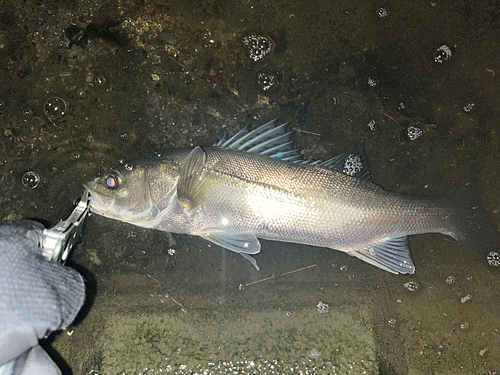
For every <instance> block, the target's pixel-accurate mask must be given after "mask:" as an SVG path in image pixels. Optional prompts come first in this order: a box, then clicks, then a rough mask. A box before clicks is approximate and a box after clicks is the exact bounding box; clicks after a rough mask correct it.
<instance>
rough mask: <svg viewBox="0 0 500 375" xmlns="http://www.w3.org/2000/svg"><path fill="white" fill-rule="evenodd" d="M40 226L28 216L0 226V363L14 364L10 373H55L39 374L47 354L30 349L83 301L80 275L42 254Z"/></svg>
mask: <svg viewBox="0 0 500 375" xmlns="http://www.w3.org/2000/svg"><path fill="white" fill-rule="evenodd" d="M43 230H44V227H43V225H41V224H40V223H37V222H34V221H28V220H22V221H17V222H8V223H5V224H3V225H1V226H0V366H2V365H4V364H6V363H7V362H9V361H11V363H10V365H11V366H12V363H13V362H16V364H15V366H12V368H14V367H15V371H16V372H11V374H12V373H14V374H16V375H17V374H23V375H24V374H28V373H30V374H49V373H51V374H52V373H54V374H55V373H57V372H47V371H45V370H43V371H45V372H42V369H43V368H47V367H46V366H47V362H46V359H47V358H44V356H43V354H45V356H46V357H48V355H47V354H46V353H45V352H43V353H40V350H42V349H41V348H37V349H36V350H34V351H31V352H29V353H28V351H29V350H30V349H31V348H33V347H36V346H37V345H38V340H40V339H42V338H44V337H47V336H48V335H49V334H50V333H51V332H54V331H57V330H61V329H65V328H67V327H68V326H69V324H70V323H71V322H72V321H73V320H74V319H75V317H76V315H77V313H78V311H79V310H80V308H81V306H82V305H83V301H84V299H85V286H84V283H83V279H82V277H81V276H80V274H78V272H76V271H75V270H73V269H70V268H68V267H65V266H63V265H62V264H59V263H56V262H51V261H47V260H45V258H44V257H43V256H42V253H41V249H40V247H39V244H40V243H41V239H42V232H43ZM42 351H43V350H42ZM23 353H24V356H21V355H22V354H23ZM20 356H21V357H20ZM30 358H31V359H30ZM24 359H25V361H26V362H25V363H24V366H23V362H24V361H23V360H24ZM12 361H13V362H12ZM37 363H38V364H39V366H38V368H39V371H37V370H36V369H37ZM52 364H53V363H52ZM53 366H55V370H58V369H57V366H56V365H55V364H53ZM5 367H7V366H5ZM20 367H22V369H20ZM23 369H25V370H27V371H30V372H23ZM1 371H2V370H1V368H0V375H1V374H2V372H1ZM59 373H60V372H59ZM9 375H10V374H9Z"/></svg>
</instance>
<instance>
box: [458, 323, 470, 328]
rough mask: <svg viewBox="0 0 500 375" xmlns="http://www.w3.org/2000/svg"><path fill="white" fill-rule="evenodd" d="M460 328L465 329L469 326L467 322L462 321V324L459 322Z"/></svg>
mask: <svg viewBox="0 0 500 375" xmlns="http://www.w3.org/2000/svg"><path fill="white" fill-rule="evenodd" d="M460 328H461V329H467V328H469V323H467V322H463V323H462V324H460Z"/></svg>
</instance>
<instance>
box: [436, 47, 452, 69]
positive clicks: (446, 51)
mask: <svg viewBox="0 0 500 375" xmlns="http://www.w3.org/2000/svg"><path fill="white" fill-rule="evenodd" d="M451 55H452V53H451V49H450V47H448V46H447V45H446V44H443V45H442V46H441V47H439V48H438V49H437V50H436V54H435V56H434V62H436V63H439V64H442V63H443V62H444V61H446V60H448V59H449V58H450V57H451Z"/></svg>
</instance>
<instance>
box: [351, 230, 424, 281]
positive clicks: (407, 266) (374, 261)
mask: <svg viewBox="0 0 500 375" xmlns="http://www.w3.org/2000/svg"><path fill="white" fill-rule="evenodd" d="M348 254H349V255H352V256H354V257H356V258H359V259H361V260H363V261H365V262H367V263H370V264H371V265H374V266H376V267H378V268H381V269H383V270H385V271H388V272H391V273H395V274H398V273H401V274H413V273H414V272H415V266H414V265H413V262H412V260H411V257H410V251H409V250H408V240H407V238H406V236H405V237H395V238H389V239H388V240H386V241H384V242H382V243H380V244H378V245H375V246H372V247H369V248H367V249H362V250H355V251H350V252H348Z"/></svg>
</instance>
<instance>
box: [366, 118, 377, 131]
mask: <svg viewBox="0 0 500 375" xmlns="http://www.w3.org/2000/svg"><path fill="white" fill-rule="evenodd" d="M375 124H376V122H375V120H373V119H372V120H370V122H368V124H367V125H366V126H368V127H369V128H370V130H371V131H374V130H375Z"/></svg>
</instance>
